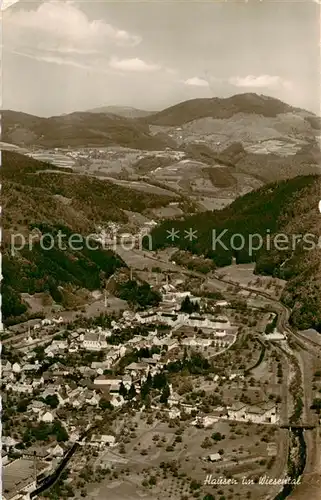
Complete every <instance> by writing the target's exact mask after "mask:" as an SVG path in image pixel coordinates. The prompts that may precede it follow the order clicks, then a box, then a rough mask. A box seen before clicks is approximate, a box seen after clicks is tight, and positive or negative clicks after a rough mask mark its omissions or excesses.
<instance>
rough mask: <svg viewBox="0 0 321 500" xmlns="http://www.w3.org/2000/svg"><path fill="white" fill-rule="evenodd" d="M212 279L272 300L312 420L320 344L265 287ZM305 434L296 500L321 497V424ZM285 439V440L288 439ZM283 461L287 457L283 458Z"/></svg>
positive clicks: (177, 269) (306, 416)
mask: <svg viewBox="0 0 321 500" xmlns="http://www.w3.org/2000/svg"><path fill="white" fill-rule="evenodd" d="M134 253H136V254H137V255H138V254H142V253H143V252H142V251H134ZM143 255H144V259H147V258H149V259H151V260H152V261H155V262H158V263H162V264H166V268H167V269H168V270H171V271H174V272H177V273H180V274H183V275H185V276H193V277H198V278H201V279H203V280H204V279H205V277H206V276H205V275H204V274H202V273H199V272H196V271H190V270H185V269H182V268H181V267H180V266H178V265H176V264H173V263H171V262H167V261H164V260H162V259H160V258H157V257H153V256H151V255H148V254H147V253H144V254H143ZM213 274H214V276H213V279H215V280H217V281H220V282H221V283H225V284H226V285H230V286H234V287H235V286H237V287H238V288H241V289H242V290H246V291H249V292H250V293H253V294H255V295H256V296H258V297H263V298H265V299H267V300H268V301H269V303H271V304H273V305H274V308H275V309H276V312H277V313H278V324H277V327H278V330H279V331H280V332H281V333H285V334H286V335H287V336H288V337H289V338H292V339H293V340H295V341H296V344H297V345H298V347H300V348H301V349H300V350H297V352H296V357H297V359H298V362H299V365H300V370H301V374H302V388H303V402H304V419H305V420H306V422H305V423H309V422H310V420H311V419H312V416H313V414H312V413H311V411H310V405H311V397H312V391H311V386H312V383H311V382H312V381H311V373H309V372H310V366H308V365H309V363H308V359H307V356H309V355H314V356H315V355H316V353H318V352H320V344H319V343H317V342H315V341H313V340H312V339H309V338H307V337H305V336H303V335H301V334H300V333H298V332H294V331H293V330H292V329H291V328H290V326H289V318H290V315H291V310H290V309H289V308H288V307H286V306H285V305H284V304H282V303H281V302H280V301H279V300H278V299H276V298H274V297H272V296H271V295H269V294H268V293H266V292H264V291H258V290H257V289H255V288H252V287H249V286H244V285H241V284H239V283H235V282H233V281H231V280H227V279H223V278H221V277H219V276H217V274H216V273H215V272H214V273H213ZM286 399H287V400H288V399H289V392H288V391H287V397H286ZM304 437H305V442H306V466H305V469H304V473H303V477H302V483H303V484H304V487H303V486H302V488H301V486H299V487H297V488H296V489H295V490H294V493H292V494H291V497H292V498H297V500H299V499H300V500H301V499H302V500H303V499H306V498H309V500H321V458H320V457H321V438H320V428H319V427H317V428H316V429H315V430H313V431H304ZM285 441H286V440H285ZM282 462H284V460H282ZM301 489H302V491H303V496H302V494H301Z"/></svg>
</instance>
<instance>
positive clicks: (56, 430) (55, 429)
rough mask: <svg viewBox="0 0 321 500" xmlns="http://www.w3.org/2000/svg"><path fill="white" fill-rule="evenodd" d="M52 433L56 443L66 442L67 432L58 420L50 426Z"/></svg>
mask: <svg viewBox="0 0 321 500" xmlns="http://www.w3.org/2000/svg"><path fill="white" fill-rule="evenodd" d="M52 433H53V434H55V435H56V439H57V441H58V443H59V442H61V441H68V439H69V436H68V432H67V431H66V429H65V428H64V427H63V425H62V424H61V422H60V421H59V420H55V421H54V423H53V426H52Z"/></svg>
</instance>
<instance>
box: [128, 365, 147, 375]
mask: <svg viewBox="0 0 321 500" xmlns="http://www.w3.org/2000/svg"><path fill="white" fill-rule="evenodd" d="M148 371H149V365H148V364H147V363H130V365H128V366H126V368H125V372H130V374H131V376H132V377H136V376H142V375H147V373H148Z"/></svg>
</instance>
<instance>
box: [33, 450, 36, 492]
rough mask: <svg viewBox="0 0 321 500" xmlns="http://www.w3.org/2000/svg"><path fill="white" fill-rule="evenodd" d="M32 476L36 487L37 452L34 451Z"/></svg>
mask: <svg viewBox="0 0 321 500" xmlns="http://www.w3.org/2000/svg"><path fill="white" fill-rule="evenodd" d="M33 474H34V481H35V483H36V486H37V452H36V451H34V453H33Z"/></svg>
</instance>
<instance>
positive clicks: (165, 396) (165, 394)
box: [159, 384, 171, 404]
mask: <svg viewBox="0 0 321 500" xmlns="http://www.w3.org/2000/svg"><path fill="white" fill-rule="evenodd" d="M170 395H171V391H170V388H169V385H168V384H167V385H166V386H165V387H164V389H163V392H162V394H161V397H160V399H159V401H160V402H161V403H165V404H167V401H168V398H169V396H170Z"/></svg>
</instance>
